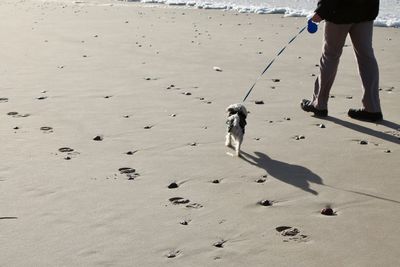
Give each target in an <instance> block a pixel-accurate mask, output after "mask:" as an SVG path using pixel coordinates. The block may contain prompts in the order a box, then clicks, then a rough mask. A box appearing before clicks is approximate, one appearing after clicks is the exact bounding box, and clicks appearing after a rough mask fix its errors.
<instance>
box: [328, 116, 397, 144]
mask: <svg viewBox="0 0 400 267" xmlns="http://www.w3.org/2000/svg"><path fill="white" fill-rule="evenodd" d="M321 119H324V120H326V121H330V122H333V123H336V124H338V125H340V126H343V127H346V128H349V129H351V130H354V131H357V132H360V133H363V134H367V135H370V136H373V137H376V138H380V139H382V140H385V141H388V142H392V143H395V144H400V137H398V136H395V135H392V134H389V133H385V132H379V131H376V130H373V129H371V128H367V127H365V126H361V125H358V124H355V123H352V122H348V121H344V120H341V119H338V118H335V117H326V118H321ZM377 124H378V125H383V126H386V127H388V128H390V129H392V130H393V131H394V132H396V133H398V132H399V131H400V125H398V124H397V123H394V122H391V121H387V120H383V121H381V122H379V123H377Z"/></svg>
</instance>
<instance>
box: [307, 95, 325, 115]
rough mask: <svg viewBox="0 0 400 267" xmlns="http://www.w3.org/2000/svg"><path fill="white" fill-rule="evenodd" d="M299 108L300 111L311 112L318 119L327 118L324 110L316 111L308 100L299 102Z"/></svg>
mask: <svg viewBox="0 0 400 267" xmlns="http://www.w3.org/2000/svg"><path fill="white" fill-rule="evenodd" d="M300 107H301V109H302V110H304V111H305V112H313V113H314V115H315V116H318V117H326V116H328V110H326V109H322V110H320V109H316V108H315V107H314V106H313V105H312V103H311V101H310V100H307V99H303V101H301V103H300Z"/></svg>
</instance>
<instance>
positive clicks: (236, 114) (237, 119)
mask: <svg viewBox="0 0 400 267" xmlns="http://www.w3.org/2000/svg"><path fill="white" fill-rule="evenodd" d="M226 112H227V113H228V119H227V120H226V124H227V125H228V127H227V134H226V139H225V145H226V146H228V147H233V148H234V149H235V152H236V156H238V157H239V156H240V146H241V145H242V142H243V136H244V128H245V126H246V124H247V123H246V118H247V110H246V108H245V106H243V105H242V104H232V105H230V106H229V107H227V108H226ZM232 141H233V143H234V146H232Z"/></svg>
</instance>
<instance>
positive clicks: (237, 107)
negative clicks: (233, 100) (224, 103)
mask: <svg viewBox="0 0 400 267" xmlns="http://www.w3.org/2000/svg"><path fill="white" fill-rule="evenodd" d="M226 112H227V113H228V117H229V116H232V115H234V114H238V115H239V116H241V117H244V118H245V119H246V118H247V109H246V107H245V106H243V105H242V104H232V105H230V106H229V107H227V108H226Z"/></svg>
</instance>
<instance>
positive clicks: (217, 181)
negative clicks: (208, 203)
mask: <svg viewBox="0 0 400 267" xmlns="http://www.w3.org/2000/svg"><path fill="white" fill-rule="evenodd" d="M212 183H213V184H219V183H220V181H219V180H218V179H215V180H213V181H212Z"/></svg>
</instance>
